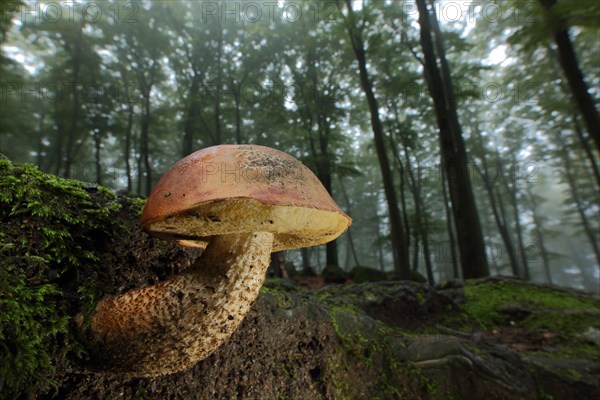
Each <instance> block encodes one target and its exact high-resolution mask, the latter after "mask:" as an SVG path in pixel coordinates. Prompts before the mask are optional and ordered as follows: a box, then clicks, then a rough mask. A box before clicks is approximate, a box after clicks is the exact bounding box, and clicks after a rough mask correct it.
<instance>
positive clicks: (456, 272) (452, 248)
mask: <svg viewBox="0 0 600 400" xmlns="http://www.w3.org/2000/svg"><path fill="white" fill-rule="evenodd" d="M440 169H441V170H442V173H441V178H442V179H441V184H442V198H443V200H444V211H445V213H446V230H447V231H448V246H449V247H450V257H452V260H451V261H452V275H453V277H454V279H460V270H459V269H458V261H459V260H458V254H457V253H456V238H455V236H454V224H453V221H452V211H451V210H450V202H449V199H448V189H447V188H446V182H447V181H446V172H445V170H444V168H443V167H441V168H440ZM439 253H440V254H441V255H443V254H445V252H443V251H440V252H439Z"/></svg>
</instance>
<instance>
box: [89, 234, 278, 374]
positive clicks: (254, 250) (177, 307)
mask: <svg viewBox="0 0 600 400" xmlns="http://www.w3.org/2000/svg"><path fill="white" fill-rule="evenodd" d="M272 245H273V234H272V233H266V232H259V233H250V234H231V235H222V236H217V237H214V239H213V240H212V241H211V242H210V244H209V245H208V247H207V248H206V250H205V251H204V253H203V254H202V256H201V257H200V259H199V260H198V261H197V262H196V264H195V265H194V266H193V267H192V268H191V269H190V270H188V271H185V272H183V273H181V274H179V275H176V276H174V277H172V278H169V279H168V280H166V281H163V282H159V283H157V284H156V285H153V286H150V287H147V288H143V289H136V290H132V291H130V292H127V293H124V294H120V295H116V296H111V297H108V298H106V299H104V300H102V301H100V303H98V305H97V306H96V310H95V312H94V313H93V314H92V316H91V319H90V322H89V325H88V328H87V333H86V334H85V336H87V337H88V340H89V341H90V345H91V348H92V349H93V351H94V352H95V354H94V356H96V359H97V360H98V361H99V365H100V366H101V368H103V369H109V370H110V371H113V372H122V373H126V374H128V375H131V376H138V377H153V376H159V375H165V374H170V373H175V372H179V371H182V370H184V369H186V368H189V367H191V366H193V365H194V364H195V363H196V362H197V361H199V360H201V359H203V358H205V357H207V356H208V355H209V354H210V353H212V352H213V351H214V350H215V349H217V347H219V346H220V345H221V344H222V343H223V342H224V341H225V340H227V339H228V338H229V336H231V334H232V333H233V332H234V331H235V329H236V328H237V327H238V325H239V324H240V323H241V322H242V320H243V319H244V316H245V315H246V313H247V312H248V310H249V308H250V306H251V305H252V303H253V302H254V301H255V300H256V297H257V296H258V292H259V289H260V287H261V286H262V284H263V282H264V280H265V274H266V270H267V268H268V266H269V261H270V254H271V250H272Z"/></svg>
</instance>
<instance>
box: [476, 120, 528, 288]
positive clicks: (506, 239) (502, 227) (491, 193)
mask: <svg viewBox="0 0 600 400" xmlns="http://www.w3.org/2000/svg"><path fill="white" fill-rule="evenodd" d="M471 129H472V132H474V133H475V134H476V135H477V137H476V139H477V144H478V146H479V153H480V157H481V162H482V163H483V170H480V169H478V168H476V170H477V172H478V173H479V174H480V176H481V180H482V181H483V186H484V188H485V191H486V192H487V195H488V199H489V201H490V206H491V207H492V214H493V215H494V221H495V222H496V226H497V227H498V233H500V237H501V238H502V242H503V243H504V248H505V249H506V253H507V254H508V260H509V262H510V266H511V269H512V271H513V274H514V275H515V276H519V275H520V274H519V267H518V261H517V255H516V254H515V249H514V247H513V244H512V242H511V240H510V233H509V232H508V228H507V224H506V219H504V218H501V216H500V213H499V211H498V203H497V202H496V197H495V190H494V184H493V183H492V182H491V181H490V176H489V174H488V170H487V167H488V163H487V156H486V149H485V147H484V145H483V138H482V137H481V131H480V130H479V127H478V126H473V127H472V128H471ZM499 173H502V172H499ZM496 178H497V177H496ZM502 216H504V213H503V214H502Z"/></svg>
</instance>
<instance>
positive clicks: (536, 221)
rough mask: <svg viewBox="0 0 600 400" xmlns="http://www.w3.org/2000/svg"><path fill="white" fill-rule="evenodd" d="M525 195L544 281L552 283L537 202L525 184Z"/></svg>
mask: <svg viewBox="0 0 600 400" xmlns="http://www.w3.org/2000/svg"><path fill="white" fill-rule="evenodd" d="M526 190H527V196H528V197H529V202H530V203H531V216H532V219H533V230H534V232H535V237H536V239H537V241H538V244H539V249H540V255H541V256H542V268H543V269H544V276H545V278H546V282H548V283H549V284H552V283H553V282H552V274H551V272H550V262H549V260H548V251H547V250H546V245H545V244H544V235H543V234H542V220H541V219H540V216H539V214H538V204H537V201H536V200H535V195H534V194H533V193H532V192H531V188H530V187H529V186H526Z"/></svg>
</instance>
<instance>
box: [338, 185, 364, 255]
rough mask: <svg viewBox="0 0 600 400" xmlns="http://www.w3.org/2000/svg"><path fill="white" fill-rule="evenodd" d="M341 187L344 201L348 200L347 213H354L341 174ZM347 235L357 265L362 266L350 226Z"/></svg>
mask: <svg viewBox="0 0 600 400" xmlns="http://www.w3.org/2000/svg"><path fill="white" fill-rule="evenodd" d="M339 179H340V188H341V189H342V196H343V197H344V201H345V202H346V214H348V215H352V205H351V204H350V198H349V197H348V192H346V187H345V186H344V180H343V178H342V177H341V176H340V177H339ZM346 235H348V247H349V248H350V251H351V253H352V258H354V264H355V266H357V267H358V266H360V265H361V264H360V262H359V261H358V256H357V255H356V247H355V246H354V239H353V238H352V229H351V228H348V230H347V231H346Z"/></svg>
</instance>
